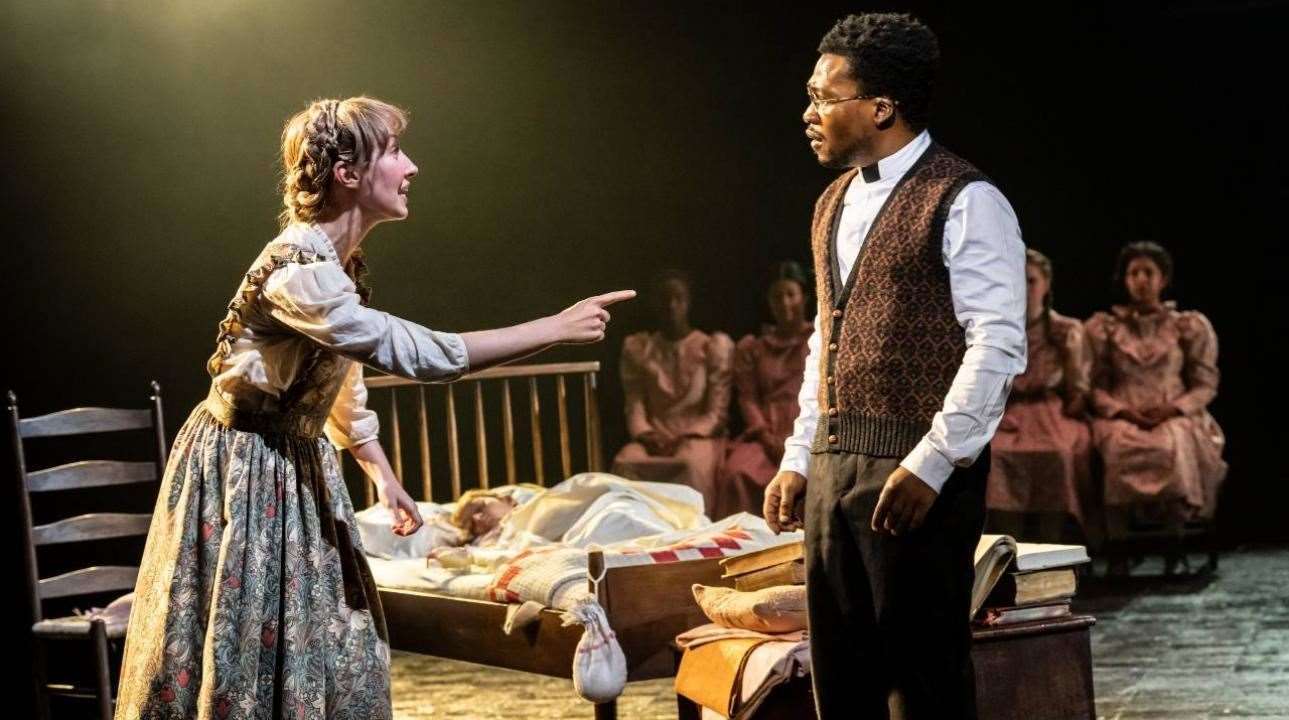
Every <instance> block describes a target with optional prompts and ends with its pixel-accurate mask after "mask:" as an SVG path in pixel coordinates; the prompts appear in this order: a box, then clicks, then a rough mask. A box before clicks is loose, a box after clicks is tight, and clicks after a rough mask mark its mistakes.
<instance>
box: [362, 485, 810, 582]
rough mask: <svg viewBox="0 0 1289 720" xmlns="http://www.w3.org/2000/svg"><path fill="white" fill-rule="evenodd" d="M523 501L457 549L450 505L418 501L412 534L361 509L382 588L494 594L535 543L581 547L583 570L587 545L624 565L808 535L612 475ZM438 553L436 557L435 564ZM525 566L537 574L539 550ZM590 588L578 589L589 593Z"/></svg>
mask: <svg viewBox="0 0 1289 720" xmlns="http://www.w3.org/2000/svg"><path fill="white" fill-rule="evenodd" d="M516 500H518V501H519V505H518V506H517V507H516V508H515V510H514V511H512V512H511V513H510V515H508V516H507V517H506V519H505V520H503V522H502V526H501V528H500V532H497V533H495V534H494V535H492V536H491V537H490V538H488V539H486V540H485V541H484V542H483V543H481V544H472V545H466V546H461V547H454V546H455V545H456V540H455V529H454V528H452V526H451V524H450V523H449V522H448V518H449V517H451V514H452V510H453V505H451V504H445V505H438V504H433V503H418V507H419V508H420V511H421V516H422V517H423V518H424V519H425V521H426V522H425V526H424V527H422V528H421V529H420V530H419V531H418V532H417V533H415V534H414V535H412V536H411V537H407V538H402V537H398V536H396V535H394V534H393V532H392V531H391V530H390V513H389V511H388V510H386V509H385V508H383V507H381V506H379V505H377V506H373V507H371V508H368V509H366V510H363V511H362V512H360V513H358V523H359V532H360V534H361V536H362V541H363V545H364V549H365V551H366V553H367V555H368V562H369V563H370V564H371V567H372V574H373V576H374V578H375V580H376V584H377V585H379V586H381V587H388V588H400V589H411V590H424V591H430V592H435V593H442V594H446V595H451V596H454V597H465V598H475V599H487V598H489V597H490V594H489V593H487V592H486V590H487V588H488V586H489V584H490V583H492V581H493V579H494V577H496V576H497V571H498V570H499V569H500V568H503V567H505V566H506V565H507V563H510V562H511V561H513V560H515V559H516V558H517V557H518V556H520V555H521V553H524V552H525V551H527V550H533V549H536V548H551V549H554V548H557V547H564V548H577V549H580V550H582V551H583V561H582V565H583V567H585V564H586V563H585V552H586V551H588V550H591V549H597V550H602V551H603V552H604V554H605V564H606V565H607V566H608V567H619V566H625V565H642V564H657V563H664V562H676V561H682V560H690V559H699V558H711V557H720V556H727V557H729V556H734V555H741V554H743V553H746V552H751V551H754V550H759V549H762V548H765V547H770V546H774V545H779V544H782V543H787V542H794V541H796V540H799V539H801V533H800V532H796V533H783V534H781V535H775V534H774V533H772V532H771V531H770V529H769V528H768V527H767V526H766V524H765V521H764V520H763V519H762V518H760V517H757V516H755V515H750V514H747V513H739V514H737V515H731V516H730V517H727V518H724V519H722V520H720V521H718V522H711V521H710V520H708V519H707V517H706V516H705V515H703V500H702V496H701V495H700V494H699V493H698V492H697V491H695V490H693V489H692V488H689V487H686V486H683V485H671V484H664V483H650V482H636V481H631V480H627V479H625V478H621V477H618V476H615V475H610V474H608V473H582V474H579V475H575V476H573V477H571V478H569V479H568V480H565V481H564V482H562V483H560V484H558V485H556V486H554V487H552V488H549V489H547V490H545V491H538V492H536V493H531V492H530V493H528V494H527V496H523V495H517V496H516ZM431 550H435V556H436V557H435V558H434V559H431V560H429V561H428V562H427V555H429V554H430V551H431ZM540 554H541V555H546V554H547V553H545V552H542V553H540ZM558 555H559V556H560V557H561V558H562V567H561V569H560V572H561V576H563V575H568V573H569V572H570V571H572V572H576V568H571V567H569V566H568V558H569V555H568V554H567V553H558ZM523 562H524V563H525V564H526V566H527V567H528V568H529V569H530V571H531V569H532V568H533V565H532V562H533V561H532V559H531V556H529V559H527V560H524V561H523ZM582 572H583V573H585V570H582ZM501 584H504V583H501ZM581 587H584V585H583V586H579V592H578V593H577V594H578V595H581V594H584V593H583V592H582V591H581V590H580V588H581ZM528 594H533V593H528V592H523V593H521V596H523V597H521V600H536V601H539V602H543V603H550V602H551V598H550V597H549V595H548V594H543V597H526V595H528ZM491 595H493V596H495V595H498V593H496V592H494V593H492V594H491ZM502 595H505V594H504V593H502ZM561 597H563V596H562V595H561ZM555 606H556V607H559V606H560V604H558V603H557V604H556V605H555Z"/></svg>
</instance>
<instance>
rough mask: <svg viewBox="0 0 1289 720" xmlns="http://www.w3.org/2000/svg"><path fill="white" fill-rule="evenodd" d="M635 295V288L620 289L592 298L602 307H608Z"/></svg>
mask: <svg viewBox="0 0 1289 720" xmlns="http://www.w3.org/2000/svg"><path fill="white" fill-rule="evenodd" d="M635 296H636V291H635V290H618V291H616V292H609V293H604V294H603V295H596V296H595V297H593V298H591V301H592V302H594V303H595V304H597V305H599V306H600V307H608V306H609V305H612V304H613V303H617V302H622V301H623V300H630V299H631V298H633V297H635Z"/></svg>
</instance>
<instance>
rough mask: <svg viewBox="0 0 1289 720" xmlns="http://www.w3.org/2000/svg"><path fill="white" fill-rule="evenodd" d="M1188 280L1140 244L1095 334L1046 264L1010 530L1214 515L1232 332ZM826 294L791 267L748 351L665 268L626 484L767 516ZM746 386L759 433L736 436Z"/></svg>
mask: <svg viewBox="0 0 1289 720" xmlns="http://www.w3.org/2000/svg"><path fill="white" fill-rule="evenodd" d="M1171 276H1172V259H1171V257H1170V256H1169V254H1168V253H1167V251H1165V250H1164V249H1163V248H1162V247H1160V246H1159V245H1156V244H1154V243H1149V242H1139V243H1132V244H1130V245H1128V246H1126V247H1125V248H1124V249H1123V251H1122V252H1121V253H1120V257H1119V261H1118V264H1117V272H1116V282H1117V283H1118V284H1119V287H1120V289H1121V290H1122V291H1123V293H1124V296H1125V299H1126V302H1124V303H1123V304H1120V305H1114V306H1113V307H1112V308H1111V309H1110V311H1109V312H1099V313H1096V314H1095V315H1093V316H1092V317H1091V318H1089V319H1088V320H1087V321H1086V322H1080V321H1078V320H1076V319H1074V318H1070V317H1066V316H1064V315H1061V314H1059V313H1057V312H1056V311H1055V310H1053V308H1052V297H1053V296H1052V266H1051V262H1050V261H1049V260H1048V259H1047V258H1046V257H1045V256H1043V255H1042V254H1041V253H1039V252H1037V251H1035V250H1030V251H1029V252H1028V256H1027V267H1026V277H1027V280H1028V303H1027V305H1028V317H1027V320H1028V340H1029V360H1028V366H1027V368H1026V370H1025V372H1024V373H1023V374H1022V375H1020V376H1018V377H1017V378H1016V379H1015V381H1014V383H1013V386H1012V392H1011V396H1010V398H1009V400H1008V404H1007V409H1006V412H1005V413H1004V415H1003V418H1002V420H1001V422H1000V423H999V426H998V430H997V433H996V434H995V436H994V439H993V442H992V446H991V448H992V461H993V465H992V469H991V472H990V477H989V490H988V505H989V508H990V510H991V511H993V512H991V518H992V519H994V520H996V521H998V522H1002V523H1004V524H1006V523H1008V522H1012V523H1015V522H1022V521H1023V522H1024V523H1025V525H1024V526H1013V527H1002V528H998V529H1001V530H1006V531H1011V532H1019V533H1021V534H1022V535H1024V536H1025V538H1026V539H1036V540H1039V539H1049V540H1058V539H1068V537H1067V536H1062V528H1063V526H1064V525H1065V524H1067V520H1073V521H1074V523H1075V524H1076V525H1077V526H1078V527H1079V528H1080V529H1081V530H1082V531H1083V533H1084V537H1085V538H1089V539H1095V538H1099V537H1101V536H1102V534H1103V531H1108V532H1109V533H1110V534H1112V535H1113V534H1116V533H1121V532H1123V531H1124V529H1125V528H1126V526H1127V524H1128V522H1129V521H1130V520H1132V519H1134V518H1135V517H1137V516H1146V517H1147V518H1148V519H1151V520H1154V521H1158V522H1162V523H1164V524H1166V525H1177V526H1180V525H1181V524H1182V523H1184V522H1186V521H1187V520H1191V519H1195V518H1201V519H1202V518H1209V517H1211V516H1212V513H1213V511H1214V508H1215V506H1216V499H1217V491H1218V488H1219V486H1220V484H1221V482H1222V480H1223V479H1224V478H1225V475H1226V463H1225V462H1223V460H1222V447H1223V444H1224V438H1223V435H1222V431H1221V428H1219V427H1218V425H1217V423H1216V422H1215V421H1214V419H1213V417H1212V416H1211V415H1209V413H1208V410H1207V407H1208V405H1209V403H1210V402H1212V400H1213V398H1214V396H1215V395H1216V391H1217V382H1218V370H1217V337H1216V335H1215V333H1214V331H1213V327H1212V325H1211V324H1210V323H1209V321H1208V319H1207V318H1205V317H1204V315H1202V314H1200V313H1199V312H1195V311H1181V310H1178V309H1177V308H1176V306H1175V304H1174V303H1172V302H1165V301H1163V300H1162V299H1161V296H1162V294H1163V292H1164V291H1165V289H1166V288H1167V287H1168V283H1169V280H1170V278H1171ZM810 287H811V285H810V283H809V281H808V279H807V276H806V274H805V272H804V271H803V270H802V268H801V267H800V266H799V265H797V264H796V263H790V262H789V263H782V264H780V265H778V266H776V267H775V269H774V272H773V274H772V277H771V281H770V283H769V287H768V289H767V296H766V297H767V302H768V304H769V307H770V311H771V314H772V316H773V318H774V323H773V324H772V325H769V326H766V327H765V328H764V329H763V330H762V332H761V333H760V334H759V335H748V336H746V337H744V338H742V339H741V340H740V341H739V342H738V343H737V344H734V343H733V342H732V341H731V340H730V338H729V337H728V336H726V335H725V334H723V333H719V332H714V333H710V334H709V333H704V332H702V331H699V330H696V329H694V328H693V327H692V326H691V325H690V321H689V298H690V284H689V282H688V281H687V280H686V278H685V276H684V275H683V274H681V273H677V272H671V273H667V274H665V275H664V276H663V277H662V278H661V279H660V281H659V282H658V283H657V284H656V287H655V290H654V292H652V293H651V299H652V300H653V302H654V303H655V308H656V310H657V311H658V318H659V320H660V329H659V330H656V331H651V332H642V333H637V334H634V335H631V336H629V337H628V338H627V339H626V342H625V343H624V345H623V349H622V362H621V373H622V382H623V388H624V394H625V398H626V421H627V431H628V433H629V434H630V437H631V442H629V443H628V444H627V445H626V446H625V447H623V448H622V450H621V451H620V452H619V453H618V455H617V457H616V458H615V459H614V465H613V472H614V473H616V474H619V475H623V476H626V477H631V478H636V479H640V480H655V481H668V482H683V483H685V484H688V485H690V486H692V487H694V488H696V489H697V490H699V491H700V492H701V493H702V494H703V497H704V501H705V502H706V505H707V508H708V510H709V513H710V514H711V515H712V516H713V517H724V516H725V515H728V514H730V513H734V512H738V511H741V510H746V511H749V512H754V513H755V512H758V511H759V508H760V505H761V493H762V491H763V488H764V487H765V485H766V484H767V483H768V482H769V481H770V479H771V478H772V477H774V474H775V472H776V470H777V468H778V463H779V460H780V459H781V457H782V455H783V441H784V439H785V438H786V437H788V436H789V435H791V434H792V425H793V421H794V420H795V419H796V417H797V412H798V404H797V395H798V391H799V389H800V386H801V380H802V373H803V370H804V367H805V362H806V354H807V349H806V343H807V340H808V339H809V337H810V332H811V329H812V327H811V323H810V322H809V321H808V320H807V319H806V307H807V298H808V296H809V290H810ZM732 390H737V404H738V408H739V410H740V412H741V415H742V418H741V419H742V427H743V430H742V432H741V433H739V434H737V435H736V436H734V437H729V436H728V434H727V427H728V425H729V423H728V420H729V417H728V415H729V405H730V400H731V397H730V396H731V393H732ZM1107 526H1108V527H1107Z"/></svg>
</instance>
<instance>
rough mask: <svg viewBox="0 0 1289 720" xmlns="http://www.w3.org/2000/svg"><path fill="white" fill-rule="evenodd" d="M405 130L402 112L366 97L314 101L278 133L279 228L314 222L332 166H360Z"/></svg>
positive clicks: (325, 201)
mask: <svg viewBox="0 0 1289 720" xmlns="http://www.w3.org/2000/svg"><path fill="white" fill-rule="evenodd" d="M406 127H407V113H406V112H405V111H403V110H402V109H400V108H397V107H395V106H393V105H390V104H389V103H386V102H382V101H380V100H376V99H375V98H369V97H352V98H349V99H347V100H315V101H314V102H312V103H311V104H310V105H309V107H307V108H305V109H304V110H301V111H300V112H298V113H296V114H295V116H294V117H292V118H291V119H290V120H289V121H287V124H286V127H285V128H283V130H282V204H283V205H284V206H285V207H284V209H283V210H282V215H281V221H282V226H283V227H286V226H287V225H289V224H290V223H292V222H303V223H312V222H317V221H318V220H319V219H320V218H321V217H322V216H323V215H324V214H325V213H326V212H327V210H328V209H329V207H330V204H331V202H332V199H333V198H332V196H331V178H332V172H333V170H334V168H335V165H336V163H337V162H341V161H344V162H347V163H349V164H351V165H358V166H361V165H364V164H366V163H367V162H368V161H370V160H371V159H372V158H373V157H375V156H376V155H377V154H379V153H380V152H382V151H383V150H384V149H385V146H386V145H387V144H388V142H389V139H390V138H391V137H397V136H398V135H401V134H402V133H403V130H404V129H405V128H406Z"/></svg>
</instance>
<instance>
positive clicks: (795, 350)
mask: <svg viewBox="0 0 1289 720" xmlns="http://www.w3.org/2000/svg"><path fill="white" fill-rule="evenodd" d="M810 287H811V283H810V280H809V278H808V277H807V275H806V272H805V270H804V269H803V268H802V267H801V265H799V264H798V263H795V262H784V263H779V264H778V265H776V266H775V268H774V271H773V273H772V274H771V279H770V287H769V289H768V290H767V291H766V296H765V299H766V302H767V303H768V304H769V306H770V314H771V315H772V316H773V317H774V324H773V325H766V326H765V327H764V328H762V330H761V334H760V335H746V336H744V337H743V339H742V340H739V341H738V345H737V346H735V348H734V386H735V387H736V388H738V407H739V410H740V411H741V412H742V413H743V424H744V426H745V428H746V429H745V430H744V431H743V434H742V435H740V436H739V438H738V439H737V440H736V441H734V442H733V443H731V444H730V449H729V452H728V454H727V455H726V456H725V467H724V469H723V471H722V472H721V480H720V482H719V489H720V502H719V504H718V505H717V506H716V507H715V508H713V511H712V517H716V518H720V517H726V516H728V515H732V514H734V513H736V512H743V511H746V512H750V513H759V512H760V510H761V504H762V502H763V500H764V497H763V495H764V492H765V486H766V484H767V483H769V482H770V480H771V479H772V478H773V477H774V474H775V473H776V472H778V470H779V461H780V460H782V459H783V440H784V438H786V437H788V436H789V435H791V434H792V423H793V422H794V421H795V420H796V418H797V415H798V414H799V412H800V408H799V407H798V405H797V394H798V393H799V392H801V380H802V378H803V377H804V373H805V367H806V341H808V340H809V339H810V331H811V330H812V329H813V326H812V325H811V323H810V321H809V320H807V319H806V306H807V304H806V299H807V297H808V295H809V288H810Z"/></svg>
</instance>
